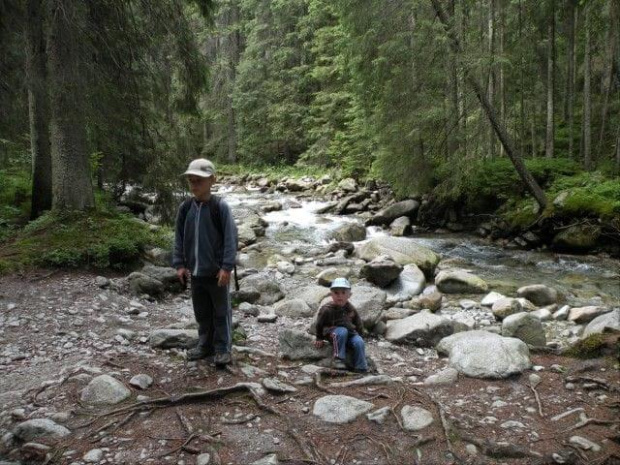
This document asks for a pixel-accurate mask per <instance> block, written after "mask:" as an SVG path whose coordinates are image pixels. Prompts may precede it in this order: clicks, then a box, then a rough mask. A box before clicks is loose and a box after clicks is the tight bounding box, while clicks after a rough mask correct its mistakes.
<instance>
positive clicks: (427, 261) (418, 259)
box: [355, 236, 439, 277]
mask: <svg viewBox="0 0 620 465" xmlns="http://www.w3.org/2000/svg"><path fill="white" fill-rule="evenodd" d="M355 254H356V255H357V256H358V257H359V258H361V259H362V260H365V261H371V260H373V259H374V258H376V257H378V256H380V255H388V256H389V257H391V258H392V260H394V261H395V262H396V263H399V264H400V265H409V264H414V265H417V266H418V268H420V269H421V270H422V271H423V272H424V275H425V276H427V277H432V276H433V273H434V271H435V267H436V266H437V263H439V255H437V254H436V253H435V252H433V251H432V250H430V249H428V248H426V247H424V246H421V245H420V244H418V243H417V242H416V241H415V240H414V239H409V238H404V237H390V236H385V237H375V238H373V239H371V240H369V241H368V242H367V243H365V244H363V245H362V246H361V247H359V248H358V249H356V251H355Z"/></svg>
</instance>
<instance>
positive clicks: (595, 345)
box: [563, 333, 620, 358]
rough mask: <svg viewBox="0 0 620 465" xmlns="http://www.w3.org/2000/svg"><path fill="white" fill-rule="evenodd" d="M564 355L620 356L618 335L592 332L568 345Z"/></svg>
mask: <svg viewBox="0 0 620 465" xmlns="http://www.w3.org/2000/svg"><path fill="white" fill-rule="evenodd" d="M563 355H566V356H567V357H573V358H598V357H605V356H610V355H611V356H615V357H620V344H619V343H618V335H617V334H616V335H614V334H604V333H603V334H591V335H590V336H588V337H586V338H584V339H581V340H579V341H577V342H575V343H574V344H573V345H572V346H570V347H568V348H567V349H566V350H565V351H564V353H563Z"/></svg>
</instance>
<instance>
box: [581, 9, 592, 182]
mask: <svg viewBox="0 0 620 465" xmlns="http://www.w3.org/2000/svg"><path fill="white" fill-rule="evenodd" d="M585 32H586V43H585V52H584V58H583V61H584V63H583V166H584V168H585V169H586V170H588V171H589V170H591V169H592V152H591V145H592V136H591V122H592V121H591V120H592V117H591V113H592V100H591V98H592V97H591V95H590V87H591V86H590V80H591V74H592V73H591V69H590V67H591V64H590V8H589V7H588V5H587V4H586V7H585Z"/></svg>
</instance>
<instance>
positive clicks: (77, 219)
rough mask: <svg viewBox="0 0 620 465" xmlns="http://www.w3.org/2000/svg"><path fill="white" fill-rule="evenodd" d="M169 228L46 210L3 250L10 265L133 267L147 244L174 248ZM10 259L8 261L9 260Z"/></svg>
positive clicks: (0, 255)
mask: <svg viewBox="0 0 620 465" xmlns="http://www.w3.org/2000/svg"><path fill="white" fill-rule="evenodd" d="M170 243H171V240H170V235H169V233H168V232H167V231H166V230H158V231H157V232H151V230H150V228H149V225H148V224H146V223H144V222H142V221H140V220H137V219H135V218H133V217H131V216H128V215H124V214H119V213H115V212H112V211H92V212H88V213H85V212H57V211H52V212H47V213H45V214H44V215H42V216H41V217H39V218H37V219H36V220H35V221H32V222H31V223H29V224H28V225H27V226H26V227H25V228H24V229H23V231H21V232H20V233H19V234H18V235H17V236H16V237H15V240H14V241H12V242H11V243H10V244H7V245H5V246H4V247H3V248H1V249H0V261H4V262H5V264H4V266H5V267H8V268H12V269H16V268H21V267H24V266H26V267H27V266H44V267H61V268H75V267H82V266H91V267H94V268H108V267H111V268H130V267H132V266H134V265H135V264H136V262H137V261H138V260H139V258H140V256H141V254H142V252H144V250H145V248H146V247H148V246H160V247H170ZM7 256H10V257H11V261H10V262H9V263H6V259H5V257H7Z"/></svg>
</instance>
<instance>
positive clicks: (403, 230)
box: [390, 216, 412, 237]
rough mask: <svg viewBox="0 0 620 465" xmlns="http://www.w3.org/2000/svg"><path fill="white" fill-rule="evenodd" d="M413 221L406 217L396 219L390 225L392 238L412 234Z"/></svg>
mask: <svg viewBox="0 0 620 465" xmlns="http://www.w3.org/2000/svg"><path fill="white" fill-rule="evenodd" d="M411 231H412V229H411V219H409V218H408V217H406V216H401V217H400V218H396V219H395V220H394V221H392V222H391V223H390V234H391V235H392V236H396V237H401V236H408V235H409V234H411Z"/></svg>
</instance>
